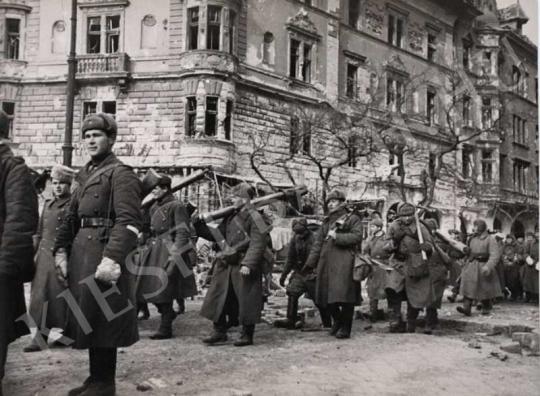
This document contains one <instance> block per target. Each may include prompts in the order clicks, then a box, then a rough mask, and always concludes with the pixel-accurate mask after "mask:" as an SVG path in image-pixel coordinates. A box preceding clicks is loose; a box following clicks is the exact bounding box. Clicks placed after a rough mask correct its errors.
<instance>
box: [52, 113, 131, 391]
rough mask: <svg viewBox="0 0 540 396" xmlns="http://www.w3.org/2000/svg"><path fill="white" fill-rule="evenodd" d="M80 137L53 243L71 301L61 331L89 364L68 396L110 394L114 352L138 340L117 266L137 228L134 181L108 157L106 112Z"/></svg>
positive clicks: (127, 278)
mask: <svg viewBox="0 0 540 396" xmlns="http://www.w3.org/2000/svg"><path fill="white" fill-rule="evenodd" d="M82 134H83V135H82V138H83V144H84V147H85V149H86V151H87V152H88V153H89V154H90V161H89V162H88V163H87V164H86V165H85V166H84V167H83V168H82V169H81V170H80V172H79V174H78V176H77V182H78V188H77V189H76V190H75V192H74V193H73V197H72V200H71V202H70V206H69V210H68V213H67V216H66V218H65V221H64V222H63V223H62V225H61V226H60V229H59V230H58V234H57V237H56V243H55V263H56V266H57V267H58V268H59V271H60V273H62V274H63V275H64V277H66V278H67V279H68V287H69V292H70V299H71V300H72V303H75V304H76V307H75V308H74V307H73V306H71V305H70V306H69V311H68V327H67V329H66V333H65V334H66V335H67V336H68V337H70V338H72V339H73V341H74V342H73V347H74V348H76V349H88V350H89V360H90V376H89V377H88V378H87V379H86V380H85V381H84V383H83V385H82V386H80V387H78V388H75V389H72V390H71V391H70V392H69V395H71V396H73V395H85V396H86V395H98V394H99V395H114V394H115V389H116V385H115V375H116V360H117V348H118V347H128V346H130V345H132V344H134V343H135V342H137V340H138V339H139V334H138V330H137V313H136V309H135V304H136V299H135V276H134V274H132V273H130V272H129V271H128V270H127V268H126V265H125V262H126V257H127V256H128V254H129V253H130V252H132V251H134V249H135V248H136V246H137V238H138V234H139V232H140V231H139V230H140V229H141V227H142V215H141V195H142V193H141V182H140V181H139V179H138V178H137V176H136V175H135V173H134V172H133V170H132V169H131V168H130V167H128V166H126V165H124V164H123V163H122V162H121V161H120V160H119V159H118V158H116V156H115V155H114V154H113V153H112V147H113V145H114V143H115V140H116V134H117V127H116V122H115V120H114V119H113V118H112V117H111V116H110V115H108V114H103V113H98V114H91V115H89V116H88V117H87V118H86V119H85V120H84V122H83V125H82Z"/></svg>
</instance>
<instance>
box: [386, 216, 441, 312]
mask: <svg viewBox="0 0 540 396" xmlns="http://www.w3.org/2000/svg"><path fill="white" fill-rule="evenodd" d="M391 228H392V231H391V232H389V234H390V235H392V238H393V239H394V244H395V246H396V250H397V251H396V253H397V254H398V256H400V257H402V258H404V259H405V260H404V261H405V262H404V275H405V291H406V293H407V300H408V302H409V303H410V304H411V305H412V306H413V307H414V308H417V309H420V308H426V307H430V308H431V307H434V308H439V307H440V304H441V297H442V293H443V292H444V286H445V282H446V277H447V270H446V268H445V266H444V264H443V262H442V260H441V257H440V255H439V253H438V252H437V250H436V249H435V247H434V243H435V242H434V240H433V237H432V235H431V233H430V232H429V230H428V228H427V226H426V225H425V224H424V223H420V230H421V232H422V237H423V240H424V242H426V243H427V244H429V245H430V246H431V254H429V255H428V257H427V262H426V263H424V262H423V258H422V251H421V249H420V242H419V240H418V232H417V229H416V224H415V223H414V222H413V223H412V224H408V225H406V224H403V223H402V222H401V221H399V220H397V221H395V222H393V223H392V225H391ZM421 268H425V271H424V274H423V275H420V276H419V274H420V272H422V271H420V270H419V269H421Z"/></svg>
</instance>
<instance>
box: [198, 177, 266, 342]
mask: <svg viewBox="0 0 540 396" xmlns="http://www.w3.org/2000/svg"><path fill="white" fill-rule="evenodd" d="M230 195H231V200H232V203H233V205H234V206H236V207H238V208H240V209H239V210H238V211H237V212H236V213H234V214H232V215H230V216H228V217H226V218H224V219H223V220H222V222H221V223H220V225H219V226H218V228H217V229H214V230H213V231H212V230H211V229H210V228H209V227H208V226H206V225H205V224H204V223H202V222H198V223H197V224H196V228H197V233H198V236H200V237H202V238H204V239H207V240H209V241H214V242H217V243H218V244H219V246H220V248H221V251H220V253H219V257H218V258H217V260H216V263H215V266H214V270H213V273H212V282H211V283H210V288H209V289H208V292H207V293H206V297H205V299H204V302H203V306H202V308H201V315H202V316H204V317H205V318H207V319H210V320H211V321H212V322H213V323H214V331H213V333H212V334H211V335H210V336H209V337H207V338H205V339H204V340H203V342H204V343H206V344H209V345H215V344H220V343H223V342H225V341H227V330H228V328H229V327H231V326H233V325H237V324H241V325H242V333H241V336H240V338H239V339H238V340H237V341H236V342H235V343H234V345H235V346H238V347H242V346H246V345H252V344H253V335H254V332H255V324H256V323H257V322H258V321H259V320H260V318H261V311H262V308H263V286H262V275H263V262H264V255H265V250H266V248H267V237H268V233H269V231H270V228H269V227H268V225H267V224H266V222H265V221H264V219H263V218H262V215H261V214H260V213H259V212H258V211H257V210H256V209H254V208H252V207H250V205H249V201H250V200H251V199H252V198H253V197H254V195H255V191H254V190H253V188H252V187H251V186H249V185H248V184H247V183H241V184H239V185H237V186H235V187H234V188H233V189H232V191H231V192H230Z"/></svg>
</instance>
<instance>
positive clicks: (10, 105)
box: [2, 102, 15, 137]
mask: <svg viewBox="0 0 540 396" xmlns="http://www.w3.org/2000/svg"><path fill="white" fill-rule="evenodd" d="M2 110H4V112H5V113H6V114H7V116H8V120H9V126H8V137H11V136H13V120H14V119H15V102H2Z"/></svg>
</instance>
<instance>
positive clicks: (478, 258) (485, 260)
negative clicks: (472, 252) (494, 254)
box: [473, 256, 489, 263]
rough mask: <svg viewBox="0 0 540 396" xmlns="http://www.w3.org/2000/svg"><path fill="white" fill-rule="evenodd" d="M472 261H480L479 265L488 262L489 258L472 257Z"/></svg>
mask: <svg viewBox="0 0 540 396" xmlns="http://www.w3.org/2000/svg"><path fill="white" fill-rule="evenodd" d="M473 260H476V261H480V262H481V263H486V262H487V261H488V260H489V257H486V256H478V257H473Z"/></svg>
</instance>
